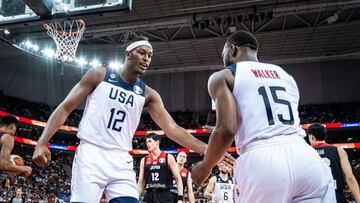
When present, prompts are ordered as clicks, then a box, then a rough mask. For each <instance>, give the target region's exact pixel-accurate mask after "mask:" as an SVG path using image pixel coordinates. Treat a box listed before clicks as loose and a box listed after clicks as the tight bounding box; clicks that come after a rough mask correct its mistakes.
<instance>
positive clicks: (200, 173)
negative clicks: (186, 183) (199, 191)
mask: <svg viewBox="0 0 360 203" xmlns="http://www.w3.org/2000/svg"><path fill="white" fill-rule="evenodd" d="M211 171H212V168H209V167H206V166H205V165H204V162H202V161H201V162H199V163H198V164H197V165H195V166H194V168H193V169H192V170H191V177H192V179H193V182H194V183H195V185H197V186H202V184H203V183H204V182H205V180H207V179H208V178H209V176H210V174H211Z"/></svg>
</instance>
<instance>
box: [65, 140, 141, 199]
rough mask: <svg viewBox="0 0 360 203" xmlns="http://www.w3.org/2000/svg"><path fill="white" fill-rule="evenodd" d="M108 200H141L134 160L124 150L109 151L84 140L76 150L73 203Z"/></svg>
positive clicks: (72, 180)
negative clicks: (124, 198) (103, 197)
mask: <svg viewBox="0 0 360 203" xmlns="http://www.w3.org/2000/svg"><path fill="white" fill-rule="evenodd" d="M103 192H105V195H106V199H107V200H111V199H113V198H116V197H134V198H136V199H139V195H138V192H137V186H136V175H135V172H134V170H133V158H132V156H131V155H130V154H129V153H127V152H124V151H118V150H107V149H103V148H101V147H98V146H96V145H93V144H90V143H87V142H85V141H81V142H80V145H79V147H78V148H77V150H76V154H75V158H74V162H73V168H72V179H71V200H70V201H71V202H87V203H93V202H94V203H95V202H99V201H100V198H101V197H102V195H103Z"/></svg>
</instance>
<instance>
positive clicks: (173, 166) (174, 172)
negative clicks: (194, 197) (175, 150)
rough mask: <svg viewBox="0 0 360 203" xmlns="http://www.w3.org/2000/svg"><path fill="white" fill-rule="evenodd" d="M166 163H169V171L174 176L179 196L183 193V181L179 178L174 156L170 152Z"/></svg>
mask: <svg viewBox="0 0 360 203" xmlns="http://www.w3.org/2000/svg"><path fill="white" fill-rule="evenodd" d="M168 165H169V168H170V171H171V173H172V175H173V176H174V179H175V181H176V187H177V190H178V194H179V195H180V196H183V195H184V191H183V184H184V183H183V182H182V180H181V176H180V173H179V169H178V167H177V164H176V161H175V158H174V157H173V156H172V155H171V154H168Z"/></svg>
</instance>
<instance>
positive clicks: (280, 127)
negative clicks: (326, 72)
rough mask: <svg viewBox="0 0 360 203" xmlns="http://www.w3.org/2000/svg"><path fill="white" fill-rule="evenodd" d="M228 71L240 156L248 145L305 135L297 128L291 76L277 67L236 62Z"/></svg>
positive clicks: (296, 100)
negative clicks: (259, 141)
mask: <svg viewBox="0 0 360 203" xmlns="http://www.w3.org/2000/svg"><path fill="white" fill-rule="evenodd" d="M229 69H230V70H231V71H232V73H233V74H234V76H235V81H234V88H233V94H234V96H235V98H236V103H237V117H238V124H239V129H238V131H237V133H236V138H235V142H236V146H237V150H238V152H239V153H240V151H241V149H242V148H243V147H244V146H246V145H247V144H249V143H250V142H251V141H255V140H259V139H267V138H270V137H273V136H278V135H292V134H299V135H302V136H304V135H305V133H304V131H303V130H302V129H301V128H300V126H299V124H300V120H299V115H298V110H297V109H298V103H299V90H298V87H297V85H296V82H295V80H294V79H293V78H292V76H290V75H289V74H288V73H286V72H285V71H284V70H283V69H282V68H280V67H279V66H276V65H273V64H266V63H259V62H252V61H246V62H238V63H237V64H233V65H231V66H229Z"/></svg>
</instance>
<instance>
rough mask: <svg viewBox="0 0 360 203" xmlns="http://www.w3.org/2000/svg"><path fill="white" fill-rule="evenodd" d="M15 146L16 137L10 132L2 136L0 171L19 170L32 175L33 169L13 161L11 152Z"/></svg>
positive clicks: (18, 171)
mask: <svg viewBox="0 0 360 203" xmlns="http://www.w3.org/2000/svg"><path fill="white" fill-rule="evenodd" d="M13 148H14V138H13V137H12V136H11V135H9V134H4V135H3V136H2V137H1V152H0V171H4V172H10V173H11V172H17V173H25V175H30V174H31V171H32V169H31V168H30V167H28V166H17V165H14V164H12V163H11V161H10V154H11V151H12V150H13Z"/></svg>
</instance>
